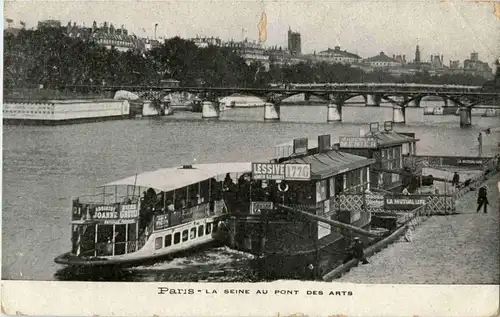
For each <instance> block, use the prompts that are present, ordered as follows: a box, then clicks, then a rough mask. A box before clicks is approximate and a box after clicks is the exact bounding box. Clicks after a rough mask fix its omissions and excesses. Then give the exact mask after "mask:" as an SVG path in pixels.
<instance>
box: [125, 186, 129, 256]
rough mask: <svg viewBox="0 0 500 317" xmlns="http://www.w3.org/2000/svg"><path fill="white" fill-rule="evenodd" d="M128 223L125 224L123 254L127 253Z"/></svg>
mask: <svg viewBox="0 0 500 317" xmlns="http://www.w3.org/2000/svg"><path fill="white" fill-rule="evenodd" d="M127 191H128V186H127ZM127 196H128V194H127ZM129 225H130V224H129V223H127V224H126V225H125V254H127V253H128V226H129Z"/></svg>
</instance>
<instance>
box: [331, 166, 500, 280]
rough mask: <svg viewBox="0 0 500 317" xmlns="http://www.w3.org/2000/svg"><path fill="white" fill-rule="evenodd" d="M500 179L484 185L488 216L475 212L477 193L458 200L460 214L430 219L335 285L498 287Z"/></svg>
mask: <svg viewBox="0 0 500 317" xmlns="http://www.w3.org/2000/svg"><path fill="white" fill-rule="evenodd" d="M498 182H500V174H497V175H495V176H494V177H493V178H491V179H489V180H487V181H486V182H485V184H486V185H487V186H488V189H489V190H488V194H489V195H488V196H489V197H488V199H489V202H490V205H489V206H488V213H487V214H484V213H483V212H482V210H481V212H480V213H476V207H477V204H476V195H477V191H471V192H469V193H467V194H465V195H464V196H463V197H461V198H460V199H459V200H458V201H457V211H458V212H460V213H461V214H458V215H449V216H435V217H431V218H430V219H428V220H427V221H426V222H424V223H423V224H422V225H420V226H419V227H417V228H416V229H415V230H414V231H412V234H411V237H412V242H406V240H405V239H404V238H402V239H400V240H399V241H398V242H396V243H394V244H393V245H391V246H389V247H388V248H387V249H386V250H384V251H382V252H380V253H377V254H375V255H374V256H372V257H370V258H369V259H368V261H369V262H370V264H367V265H359V266H357V267H355V268H353V269H351V271H350V272H348V273H346V274H345V275H344V276H342V277H341V278H339V279H336V280H335V281H336V282H349V283H390V284H402V283H405V284H422V283H425V284H498V283H499V282H500V265H499V263H500V241H499V239H500V228H499V227H500V223H499V215H500V212H499V211H500V210H499V202H500V198H499V188H498V186H497V184H498Z"/></svg>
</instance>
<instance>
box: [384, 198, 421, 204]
mask: <svg viewBox="0 0 500 317" xmlns="http://www.w3.org/2000/svg"><path fill="white" fill-rule="evenodd" d="M387 203H388V204H394V205H423V204H425V199H408V198H406V199H404V198H402V199H399V198H395V199H391V198H387Z"/></svg>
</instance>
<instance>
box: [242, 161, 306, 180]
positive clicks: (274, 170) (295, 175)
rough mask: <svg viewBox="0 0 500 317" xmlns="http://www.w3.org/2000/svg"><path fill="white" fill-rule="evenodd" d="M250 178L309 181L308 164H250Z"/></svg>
mask: <svg viewBox="0 0 500 317" xmlns="http://www.w3.org/2000/svg"><path fill="white" fill-rule="evenodd" d="M252 178H253V179H256V180H259V179H260V180H264V179H271V180H310V179H311V165H310V164H295V163H293V164H274V163H252Z"/></svg>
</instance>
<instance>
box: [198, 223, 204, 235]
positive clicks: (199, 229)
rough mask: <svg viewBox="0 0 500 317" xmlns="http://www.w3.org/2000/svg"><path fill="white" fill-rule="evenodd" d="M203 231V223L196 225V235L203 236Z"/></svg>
mask: <svg viewBox="0 0 500 317" xmlns="http://www.w3.org/2000/svg"><path fill="white" fill-rule="evenodd" d="M203 231H204V230H203V225H201V226H199V227H198V237H201V236H203V233H204V232H203Z"/></svg>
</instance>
